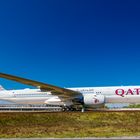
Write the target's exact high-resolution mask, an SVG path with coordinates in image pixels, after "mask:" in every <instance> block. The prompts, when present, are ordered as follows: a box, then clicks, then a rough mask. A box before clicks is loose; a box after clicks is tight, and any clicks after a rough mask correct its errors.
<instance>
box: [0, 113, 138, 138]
mask: <svg viewBox="0 0 140 140" xmlns="http://www.w3.org/2000/svg"><path fill="white" fill-rule="evenodd" d="M111 136H140V112H135V113H134V112H118V113H116V112H113V113H111V112H108V113H106V112H101V113H100V112H85V113H80V112H79V113H78V112H71V113H66V112H64V113H0V137H111Z"/></svg>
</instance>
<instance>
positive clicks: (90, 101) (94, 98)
mask: <svg viewBox="0 0 140 140" xmlns="http://www.w3.org/2000/svg"><path fill="white" fill-rule="evenodd" d="M104 102H105V97H104V95H96V94H85V95H84V104H85V105H89V106H95V105H103V104H104Z"/></svg>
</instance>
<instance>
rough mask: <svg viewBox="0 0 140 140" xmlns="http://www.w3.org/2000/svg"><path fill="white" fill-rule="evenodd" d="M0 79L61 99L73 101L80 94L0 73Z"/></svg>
mask: <svg viewBox="0 0 140 140" xmlns="http://www.w3.org/2000/svg"><path fill="white" fill-rule="evenodd" d="M0 77H1V78H5V79H8V80H12V81H16V82H19V83H22V84H26V85H30V86H34V87H39V88H40V89H41V90H42V91H50V92H51V93H52V95H56V96H58V97H60V98H62V99H73V98H74V97H76V96H79V95H81V93H79V92H76V91H72V90H69V89H65V88H61V87H57V86H54V85H50V84H46V83H42V82H38V81H34V80H30V79H25V78H22V77H18V76H14V75H10V74H5V73H0Z"/></svg>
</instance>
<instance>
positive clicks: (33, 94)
mask: <svg viewBox="0 0 140 140" xmlns="http://www.w3.org/2000/svg"><path fill="white" fill-rule="evenodd" d="M0 78H4V79H8V80H12V81H16V82H19V83H22V84H26V85H30V86H34V87H36V89H29V88H26V89H20V90H5V89H4V88H3V87H2V86H0V100H1V101H6V102H9V103H11V104H46V105H59V106H61V107H62V108H63V110H73V109H75V108H76V107H80V108H81V111H82V112H84V111H85V108H86V107H87V108H88V107H89V108H96V107H102V106H104V105H105V104H106V103H140V86H108V87H78V88H62V87H58V86H54V85H50V84H46V83H42V82H38V81H34V80H30V79H25V78H22V77H19V76H14V75H10V74H5V73H0Z"/></svg>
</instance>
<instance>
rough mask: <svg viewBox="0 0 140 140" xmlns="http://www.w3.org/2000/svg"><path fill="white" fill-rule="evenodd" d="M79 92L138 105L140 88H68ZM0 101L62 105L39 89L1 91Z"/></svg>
mask: <svg viewBox="0 0 140 140" xmlns="http://www.w3.org/2000/svg"><path fill="white" fill-rule="evenodd" d="M68 89H70V90H74V91H78V92H80V93H81V94H82V95H83V97H85V96H87V95H88V96H89V98H90V97H91V98H92V96H93V95H97V96H98V95H103V96H104V99H105V100H104V103H140V86H116V87H115V86H114V87H85V88H83V87H81V88H68ZM0 100H1V101H6V102H9V103H12V104H13V103H14V104H53V105H62V104H64V103H63V102H62V101H61V99H60V98H59V97H58V96H54V95H52V94H51V92H42V91H41V90H40V89H23V90H2V91H0Z"/></svg>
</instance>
